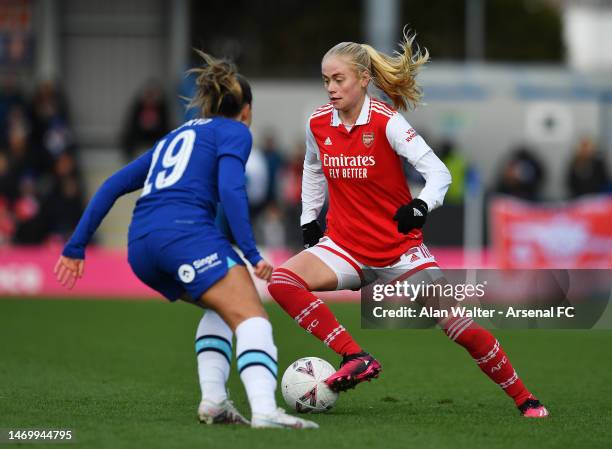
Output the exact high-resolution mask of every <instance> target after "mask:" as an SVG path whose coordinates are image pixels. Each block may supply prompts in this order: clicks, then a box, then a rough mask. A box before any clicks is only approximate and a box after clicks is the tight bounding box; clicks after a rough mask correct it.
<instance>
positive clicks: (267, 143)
mask: <svg viewBox="0 0 612 449" xmlns="http://www.w3.org/2000/svg"><path fill="white" fill-rule="evenodd" d="M261 151H262V152H263V155H264V157H265V159H266V166H267V168H268V189H267V192H266V203H273V202H277V201H278V190H279V189H278V184H279V182H278V180H279V176H280V172H281V170H282V168H283V165H284V161H283V157H282V156H281V151H280V150H279V147H278V144H277V141H276V136H275V135H274V133H273V132H272V130H268V132H266V133H265V135H264V139H263V145H262V147H261Z"/></svg>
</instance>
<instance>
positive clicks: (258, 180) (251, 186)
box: [246, 147, 269, 223]
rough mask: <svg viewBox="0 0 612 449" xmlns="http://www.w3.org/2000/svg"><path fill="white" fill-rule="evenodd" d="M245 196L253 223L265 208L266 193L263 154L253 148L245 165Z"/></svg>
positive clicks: (266, 171) (266, 169)
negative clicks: (247, 198) (246, 196)
mask: <svg viewBox="0 0 612 449" xmlns="http://www.w3.org/2000/svg"><path fill="white" fill-rule="evenodd" d="M246 178H247V186H246V187H247V194H248V197H249V212H250V215H251V221H252V222H253V223H255V222H256V221H257V218H258V216H259V214H260V213H261V212H262V211H263V210H264V209H265V207H266V194H267V192H268V179H269V176H268V166H267V165H266V158H265V157H264V155H263V152H262V151H261V150H260V149H259V148H257V147H253V149H252V150H251V154H250V155H249V160H248V161H247V163H246Z"/></svg>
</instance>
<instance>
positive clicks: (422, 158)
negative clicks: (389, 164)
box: [386, 114, 451, 211]
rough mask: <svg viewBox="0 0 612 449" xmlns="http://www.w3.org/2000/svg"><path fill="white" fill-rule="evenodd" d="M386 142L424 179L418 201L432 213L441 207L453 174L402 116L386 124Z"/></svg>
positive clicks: (394, 117)
mask: <svg viewBox="0 0 612 449" xmlns="http://www.w3.org/2000/svg"><path fill="white" fill-rule="evenodd" d="M386 131H387V140H388V141H389V144H391V147H392V148H393V149H394V150H395V152H396V153H397V154H399V155H400V156H402V157H405V158H406V159H408V162H410V163H411V164H412V165H413V166H414V168H415V169H416V170H417V171H418V172H419V173H420V174H421V175H422V176H423V178H425V187H423V190H421V193H420V194H419V196H418V198H420V199H422V200H423V201H425V202H426V203H427V207H428V209H429V210H430V211H432V210H433V209H435V208H436V207H439V206H441V205H442V202H443V201H444V195H446V191H447V190H448V186H450V184H451V176H450V172H449V171H448V169H447V168H446V165H444V163H443V162H442V161H441V160H440V159H439V158H438V156H436V155H435V153H434V152H433V151H432V149H431V148H430V147H429V145H427V143H426V142H425V140H424V139H423V138H422V137H421V136H419V135H418V134H417V133H416V131H415V130H414V128H413V127H412V126H410V123H408V122H407V121H406V119H405V118H404V117H403V116H402V115H401V114H395V115H394V116H393V117H391V118H390V119H389V121H388V122H387V130H386Z"/></svg>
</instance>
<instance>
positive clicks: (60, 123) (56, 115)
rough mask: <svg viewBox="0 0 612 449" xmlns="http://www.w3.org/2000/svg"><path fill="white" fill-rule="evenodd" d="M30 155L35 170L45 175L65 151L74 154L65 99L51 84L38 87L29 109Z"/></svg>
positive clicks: (44, 83)
mask: <svg viewBox="0 0 612 449" xmlns="http://www.w3.org/2000/svg"><path fill="white" fill-rule="evenodd" d="M31 118H32V142H31V143H32V151H33V154H34V164H33V166H32V168H34V169H35V170H36V171H37V172H38V173H39V174H44V173H48V172H50V171H51V169H52V167H53V161H54V160H55V158H57V157H58V156H59V155H60V154H61V153H63V152H65V151H74V149H75V144H74V139H73V136H72V132H71V131H70V126H69V117H68V106H67V103H66V100H65V98H64V95H63V94H62V93H61V91H60V90H59V89H58V88H57V86H56V85H55V83H54V82H52V81H43V82H42V83H40V85H39V86H38V88H37V89H36V92H35V93H34V97H33V99H32V105H31Z"/></svg>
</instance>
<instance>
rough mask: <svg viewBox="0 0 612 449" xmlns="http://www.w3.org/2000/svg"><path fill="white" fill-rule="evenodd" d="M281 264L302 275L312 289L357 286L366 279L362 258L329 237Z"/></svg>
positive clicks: (350, 287)
mask: <svg viewBox="0 0 612 449" xmlns="http://www.w3.org/2000/svg"><path fill="white" fill-rule="evenodd" d="M282 268H285V269H287V270H290V271H292V272H293V273H295V274H297V275H298V276H300V277H301V278H302V279H303V280H304V281H305V282H306V284H307V285H308V287H309V288H310V290H313V291H328V290H344V289H355V288H359V287H360V286H361V285H362V283H363V282H362V281H363V279H362V278H363V273H362V272H361V266H360V264H359V262H357V261H355V260H354V259H353V258H352V257H351V256H350V255H349V254H348V253H346V251H344V250H342V249H341V248H340V247H338V246H337V245H336V244H335V243H334V242H333V241H332V240H331V239H329V238H328V237H325V238H323V239H322V240H321V241H320V242H319V243H318V244H317V245H315V246H313V247H311V248H309V249H307V250H305V251H302V252H301V253H299V254H297V255H295V256H294V257H292V258H291V259H289V260H288V261H287V262H285V263H284V264H283V265H282Z"/></svg>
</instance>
